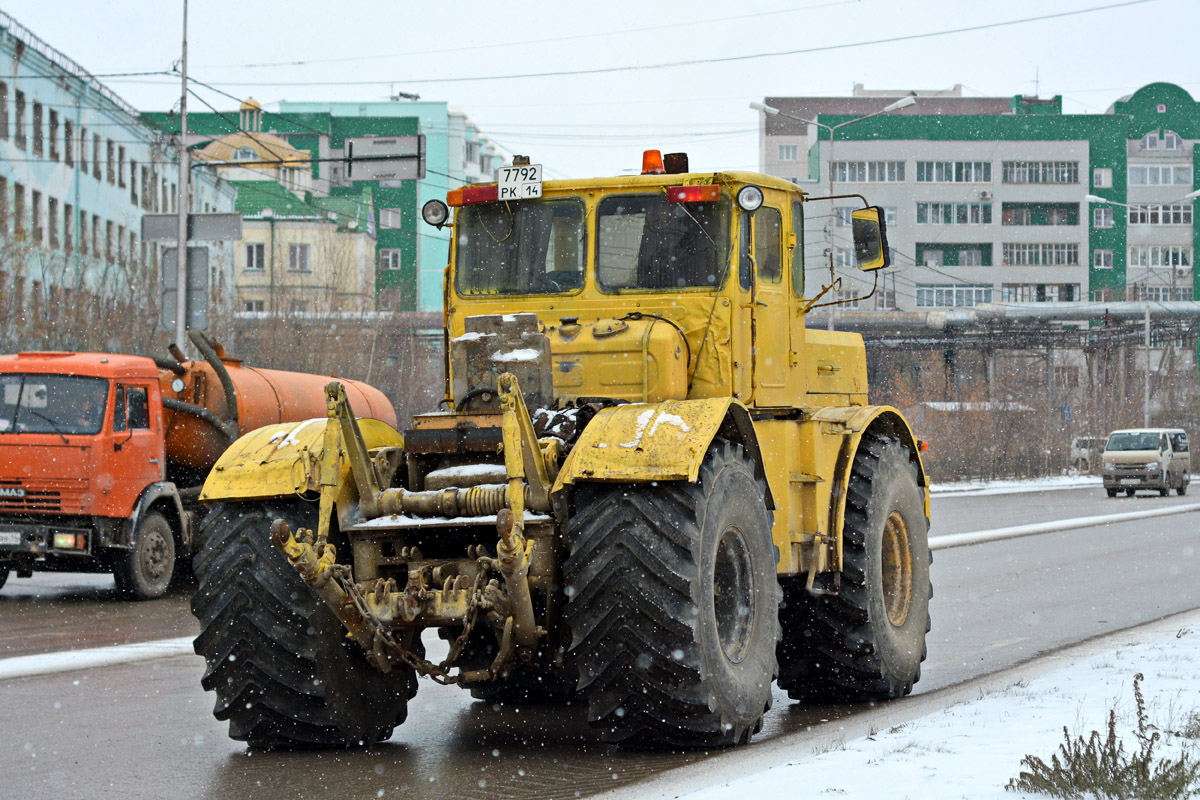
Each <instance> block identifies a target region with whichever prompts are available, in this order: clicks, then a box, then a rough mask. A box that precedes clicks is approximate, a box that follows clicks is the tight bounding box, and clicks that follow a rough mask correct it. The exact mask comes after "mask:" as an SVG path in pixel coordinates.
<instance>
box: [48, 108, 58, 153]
mask: <svg viewBox="0 0 1200 800" xmlns="http://www.w3.org/2000/svg"><path fill="white" fill-rule="evenodd" d="M58 159H59V152H58V112H57V111H55V110H54V109H50V160H51V161H58Z"/></svg>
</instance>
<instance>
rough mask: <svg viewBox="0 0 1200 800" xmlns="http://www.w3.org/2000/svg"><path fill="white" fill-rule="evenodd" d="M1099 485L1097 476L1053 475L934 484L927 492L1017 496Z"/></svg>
mask: <svg viewBox="0 0 1200 800" xmlns="http://www.w3.org/2000/svg"><path fill="white" fill-rule="evenodd" d="M1100 485H1101V480H1100V476H1098V475H1055V476H1052V477H1048V478H1022V479H1020V480H1018V479H1015V478H1014V479H1011V480H1002V481H955V482H954V483H938V482H936V481H935V482H934V484H933V486H931V487H930V489H929V491H930V492H931V493H932V494H935V495H938V496H939V497H961V496H963V495H985V494H1017V493H1019V492H1042V491H1048V490H1053V489H1081V488H1094V487H1097V486H1100Z"/></svg>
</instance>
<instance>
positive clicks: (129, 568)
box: [113, 511, 175, 600]
mask: <svg viewBox="0 0 1200 800" xmlns="http://www.w3.org/2000/svg"><path fill="white" fill-rule="evenodd" d="M113 566H114V569H113V576H114V577H115V578H116V581H117V592H118V594H120V595H121V596H122V597H126V598H129V599H133V600H154V599H156V598H159V597H162V596H163V595H164V594H166V593H167V588H168V587H169V586H170V585H171V581H172V579H173V578H174V577H175V534H174V533H172V532H171V524H170V523H169V522H167V518H166V517H164V516H163V515H162V514H160V513H158V512H157V511H150V512H148V513H147V514H146V515H145V516H144V517H142V519H141V521H140V522H138V526H137V530H136V531H134V534H133V546H132V547H130V548H129V549H128V550H122V551H121V552H119V553H118V554H117V557H116V563H115V564H114V565H113Z"/></svg>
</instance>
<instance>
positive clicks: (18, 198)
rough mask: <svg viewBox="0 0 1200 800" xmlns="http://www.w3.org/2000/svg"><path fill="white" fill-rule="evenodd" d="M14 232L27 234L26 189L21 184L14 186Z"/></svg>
mask: <svg viewBox="0 0 1200 800" xmlns="http://www.w3.org/2000/svg"><path fill="white" fill-rule="evenodd" d="M13 230H14V231H16V232H17V234H18V235H22V234H24V233H25V187H24V186H23V185H21V184H19V183H14V184H13Z"/></svg>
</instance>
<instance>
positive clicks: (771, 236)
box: [754, 206, 783, 283]
mask: <svg viewBox="0 0 1200 800" xmlns="http://www.w3.org/2000/svg"><path fill="white" fill-rule="evenodd" d="M782 233H783V215H782V214H781V213H780V212H779V209H777V208H768V207H766V206H764V207H762V208H760V209H759V210H758V211H756V212H755V214H754V260H755V262H756V263H757V265H758V277H759V279H760V280H762V281H764V282H766V283H779V281H780V280H781V276H782V274H783V273H782V266H781V261H780V238H781V234H782Z"/></svg>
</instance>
